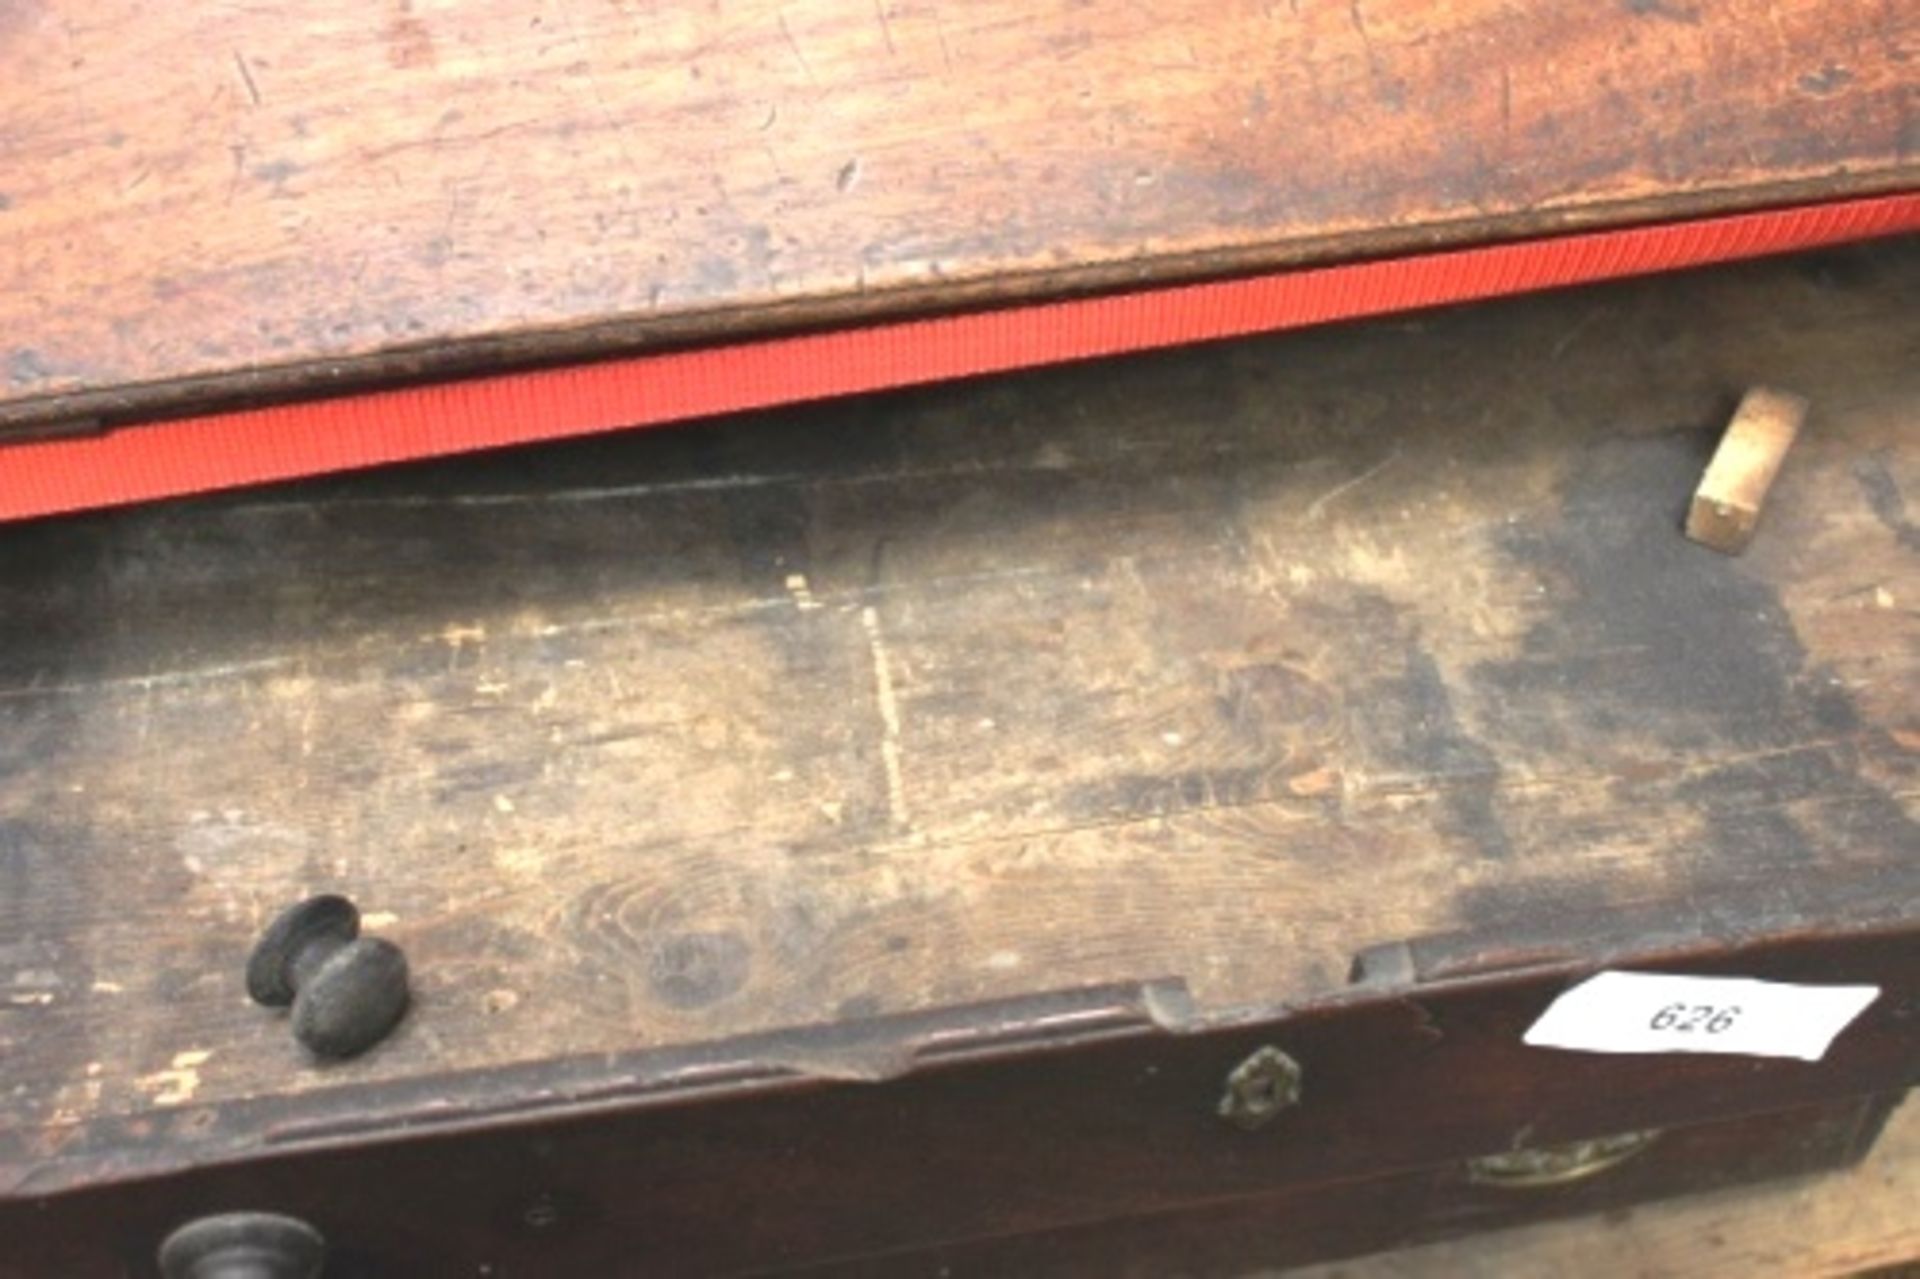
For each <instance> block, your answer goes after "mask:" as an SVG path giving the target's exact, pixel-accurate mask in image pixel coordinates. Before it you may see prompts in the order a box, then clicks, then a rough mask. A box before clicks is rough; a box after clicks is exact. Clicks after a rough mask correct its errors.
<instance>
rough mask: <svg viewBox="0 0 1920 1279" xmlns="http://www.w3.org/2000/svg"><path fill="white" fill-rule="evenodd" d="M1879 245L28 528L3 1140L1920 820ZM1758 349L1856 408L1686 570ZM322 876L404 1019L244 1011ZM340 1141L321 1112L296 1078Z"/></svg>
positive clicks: (1914, 592)
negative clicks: (1729, 553) (330, 1066)
mask: <svg viewBox="0 0 1920 1279" xmlns="http://www.w3.org/2000/svg"><path fill="white" fill-rule="evenodd" d="M1916 287H1920V250H1916V247H1915V246H1913V245H1911V244H1907V245H1900V244H1889V245H1883V246H1879V247H1878V248H1877V249H1875V250H1873V251H1870V252H1869V251H1859V252H1854V253H1841V254H1836V255H1829V256H1825V257H1822V258H1819V259H1813V260H1808V261H1796V262H1778V263H1772V264H1766V265H1759V264H1756V265H1753V266H1751V267H1747V268H1742V269H1738V270H1730V271H1725V272H1720V273H1714V274H1709V275H1700V276H1696V277H1691V278H1685V279H1681V278H1675V279H1670V280H1664V281H1658V282H1644V283H1640V284H1635V285H1629V286H1617V287H1610V288H1607V289H1603V290H1595V291H1591V292H1586V293H1579V294H1567V295H1564V296H1558V297H1542V298H1537V299H1531V300H1526V301H1521V302H1515V303H1510V304H1503V305H1500V306H1496V307H1488V308H1484V309H1479V310H1473V311H1461V312H1456V313H1452V314H1449V315H1446V316H1443V317H1437V318H1434V319H1432V320H1428V321H1420V322H1413V323H1398V324H1377V325H1371V326H1367V327H1364V328H1355V329H1351V330H1347V331H1342V332H1337V333H1336V332H1325V333H1316V334H1303V335H1295V336H1293V337H1290V338H1276V339H1265V340H1259V341H1252V342H1246V343H1239V344H1234V345H1231V346H1222V347H1217V348H1209V349H1203V350H1195V351H1191V352H1185V353H1179V354H1170V355H1165V356H1156V357H1147V358H1140V359H1134V360H1129V361H1124V362H1118V363H1114V364H1111V365H1106V366H1101V367H1097V368H1095V367H1088V368H1075V369H1060V370H1054V371H1050V372H1047V373H1044V374H1035V375H1029V376H1023V377H1019V378H1012V379H1007V380H1004V381H1001V382H996V383H992V384H983V385H978V386H970V387H950V388H941V389H931V390H927V391H923V392H915V393H911V394H902V395H896V396H889V397H885V398H881V399H875V400H870V401H862V402H854V403H846V404H838V405H831V406H820V407H816V408H812V409H808V410H805V411H796V412H788V413H780V414H773V415H767V416H763V417H758V418H752V419H745V420H741V421H738V422H735V423H732V424H728V425H725V426H721V427H714V428H707V429H702V430H699V431H688V432H662V433H659V434H656V435H651V436H648V437H645V438H640V437H635V438H625V439H617V440H613V439H610V440H603V441H596V442H593V443H588V444H581V445H578V446H569V447H566V448H558V449H553V450H548V451H539V452H526V453H521V454H514V455H503V456H500V457H496V458H491V459H484V460H473V461H469V462H464V463H461V464H458V465H445V466H436V467H431V468H419V469H415V470H410V471H397V472H392V473H388V474H384V475H377V476H368V477H363V478H360V479H357V480H354V481H351V482H349V481H345V480H339V481H333V482H329V483H324V484H314V485H309V486H303V487H300V488H293V489H288V490H284V491H281V492H277V493H273V494H269V495H263V496H254V497H249V498H229V499H224V500H215V501H204V502H196V503H184V504H179V505H176V506H171V507H163V508H156V509H153V510H148V511H143V512H137V513H131V514H126V515H121V516H112V517H107V516H101V517H93V518H88V519H80V520H71V521H65V522H58V523H49V524H44V525H37V526H27V527H17V528H10V529H7V530H5V531H4V533H0V547H4V553H0V875H3V877H0V979H3V980H4V983H5V984H4V985H3V986H0V1009H4V1011H3V1012H0V1063H4V1081H5V1084H6V1086H5V1087H4V1088H0V1123H4V1124H5V1125H6V1126H7V1127H8V1128H9V1129H12V1130H15V1131H20V1132H27V1133H38V1134H44V1136H45V1140H47V1141H49V1142H56V1143H57V1142H58V1141H60V1140H61V1133H62V1132H63V1130H65V1129H66V1128H67V1127H68V1126H70V1125H71V1124H72V1123H73V1122H74V1120H75V1119H76V1118H77V1117H100V1116H123V1117H128V1118H129V1119H130V1120H139V1119H140V1118H141V1117H143V1116H156V1115H158V1116H166V1115H171V1116H173V1117H176V1118H177V1117H179V1116H181V1115H184V1114H186V1113H188V1112H189V1111H190V1110H192V1109H194V1108H196V1107H213V1106H218V1105H221V1104H224V1103H229V1102H235V1101H239V1100H242V1099H246V1098H252V1097H261V1096H268V1095H273V1096H281V1097H296V1098H297V1097H298V1096H301V1095H303V1094H311V1095H315V1096H316V1097H323V1096H324V1094H325V1093H326V1092H327V1091H328V1090H329V1089H331V1088H334V1087H335V1086H337V1085H340V1084H343V1083H348V1082H351V1083H353V1084H355V1085H361V1084H365V1083H368V1082H370V1081H371V1082H379V1081H383V1080H388V1081H393V1080H423V1079H430V1078H431V1077H432V1076H434V1075H435V1074H436V1073H438V1072H445V1071H452V1070H461V1069H481V1068H489V1067H505V1066H512V1065H524V1064H527V1063H533V1062H539V1061H543V1060H547V1059H549V1058H552V1057H557V1056H565V1055H573V1054H591V1053H599V1052H614V1051H625V1050H631V1049H635V1048H642V1047H649V1046H661V1045H671V1044H685V1043H694V1042H700V1041H705V1040H710V1039H714V1038H718V1037H721V1036H725V1035H732V1034H740V1033H747V1032H752V1031H759V1030H766V1029H770V1028H776V1027H781V1026H791V1025H801V1024H807V1023H818V1022H825V1021H831V1020H834V1019H836V1018H857V1017H861V1016H865V1015H869V1014H874V1013H881V1012H892V1011H902V1010H911V1009H923V1008H932V1007H938V1006H942V1005H946V1004H952V1003H957V1002H962V1001H968V1000H978V999H991V998H1000V997H1008V996H1014V995H1020V994H1024V993H1031V992H1034V991H1039V990H1052V989H1060V988H1065V987H1070V986H1074V985H1077V984H1081V983H1091V982H1100V981H1114V980H1118V981H1133V980H1137V979H1139V978H1141V977H1142V976H1145V975H1164V976H1180V977H1184V978H1185V979H1186V980H1187V981H1188V982H1189V984H1190V985H1191V987H1192V989H1193V990H1194V992H1195V995H1196V997H1197V999H1198V1000H1199V1001H1200V1003H1201V1005H1202V1006H1203V1007H1207V1008H1221V1007H1227V1006H1231V1005H1234V1004H1238V1003H1248V1002H1257V1003H1263V1004H1270V1003H1273V1002H1276V1001H1285V1000H1290V999H1297V998H1305V997H1309V996H1312V995H1314V994H1316V993H1321V992H1325V991H1327V990H1329V989H1334V988H1337V987H1339V986H1341V985H1342V984H1343V982H1344V979H1345V973H1346V969H1347V965H1348V960H1349V957H1350V956H1351V955H1352V954H1353V953H1354V952H1355V951H1356V950H1358V949H1360V948H1361V947H1364V946H1367V945H1370V944H1374V943H1378V942H1384V941H1393V940H1398V939H1402V938H1406V937H1410V936H1413V935H1416V934H1420V933H1427V932H1435V931H1443V930H1448V929H1458V928H1473V927H1476V926H1484V925H1492V924H1505V923H1510V922H1512V921H1516V920H1538V919H1541V918H1546V917H1551V916H1552V915H1553V914H1554V913H1556V912H1560V911H1583V912H1588V913H1592V912H1596V911H1605V910H1608V909H1611V908H1614V907H1625V906H1628V905H1631V904H1633V903H1637V902H1659V901H1664V900H1670V899H1673V898H1676V897H1682V896H1687V895H1692V896H1693V897H1694V899H1696V900H1699V901H1702V902H1707V903H1711V902H1712V901H1713V900H1715V894H1716V893H1717V892H1718V891H1719V890H1720V889H1722V888H1728V889H1734V888H1745V889H1752V888H1754V887H1755V886H1761V887H1765V886H1769V885H1774V884H1778V883H1781V882H1782V881H1783V880H1784V879H1787V878H1790V877H1795V876H1820V877H1841V876H1853V877H1859V878H1861V879H1862V881H1863V882H1866V881H1868V880H1870V879H1871V877H1872V876H1873V875H1874V874H1875V873H1876V872H1877V871H1879V870H1883V869H1884V868H1886V867H1888V866H1894V865H1901V864H1905V859H1910V858H1911V856H1912V851H1913V849H1914V848H1915V846H1916V824H1915V821H1916V810H1920V791H1917V790H1916V782H1915V777H1916V768H1920V724H1916V722H1915V720H1914V697H1913V689H1914V687H1915V678H1916V663H1917V662H1920V620H1917V619H1920V614H1916V612H1915V610H1914V606H1913V601H1914V600H1915V599H1916V598H1920V570H1917V569H1916V563H1915V558H1914V556H1915V543H1914V538H1915V533H1914V525H1913V521H1912V518H1911V517H1910V516H1909V515H1908V513H1907V507H1906V505H1905V502H1906V500H1907V499H1906V497H1905V494H1907V493H1910V492H1912V491H1913V489H1914V485H1915V484H1916V483H1920V454H1917V453H1916V450H1915V449H1914V447H1913V436H1912V429H1911V423H1912V420H1913V415H1914V412H1915V406H1916V403H1917V402H1920V360H1916V359H1915V358H1914V355H1915V342H1916V334H1915V331H1914V327H1913V322H1912V319H1913V317H1912V313H1911V306H1910V300H1911V298H1912V297H1913V296H1914V293H1915V289H1916ZM1756 370H1764V372H1765V373H1766V375H1767V376H1768V377H1769V378H1770V379H1776V380H1779V381H1781V382H1784V383H1786V384H1790V385H1794V386H1796V387H1800V388H1802V389H1804V390H1805V391H1806V392H1807V393H1808V394H1809V395H1811V396H1813V397H1814V398H1815V399H1816V400H1817V401H1818V402H1819V403H1820V404H1821V405H1822V406H1823V408H1822V429H1821V430H1820V431H1819V432H1817V433H1814V434H1813V435H1812V436H1810V438H1808V439H1806V440H1804V441H1802V445H1801V451H1800V452H1798V453H1796V457H1795V465H1794V466H1793V467H1791V468H1789V469H1788V470H1787V471H1786V472H1785V473H1784V474H1783V476H1782V478H1781V480H1780V483H1779V485H1778V486H1777V487H1776V490H1775V492H1774V495H1773V499H1772V510H1771V513H1770V515H1769V521H1770V523H1769V529H1770V536H1769V537H1767V538H1765V539H1763V540H1762V541H1761V542H1760V543H1759V544H1757V545H1756V546H1755V547H1754V548H1753V550H1752V552H1751V553H1750V554H1749V555H1748V556H1747V557H1745V558H1743V559H1741V560H1738V561H1731V560H1727V559H1725V558H1723V557H1721V556H1718V555H1716V554H1714V553H1712V552H1710V551H1707V550H1705V549H1704V548H1701V547H1698V546H1695V545H1693V544H1691V543H1689V542H1687V541H1686V540H1685V539H1684V538H1683V537H1682V536H1681V534H1680V522H1681V519H1682V517H1683V514H1684V511H1685V508H1686V502H1687V498H1688V496H1689V494H1690V492H1691V489H1692V486H1693V483H1694V481H1695V479H1696V478H1697V477H1698V475H1699V473H1700V468H1701V466H1702V464H1703V463H1704V459H1705V457H1706V456H1707V454H1708V453H1709V452H1710V451H1711V449H1712V445H1713V442H1714V439H1715V438H1716V436H1717V434H1718V428H1719V424H1720V423H1722V422H1724V421H1725V420H1726V415H1727V413H1728V412H1729V410H1730V408H1731V405H1732V403H1733V400H1734V398H1735V397H1736V396H1737V394H1738V391H1739V389H1740V388H1742V387H1744V386H1746V385H1748V384H1750V383H1751V382H1752V381H1754V380H1755V373H1756ZM318 890H337V891H344V892H346V893H347V894H348V895H350V896H352V897H353V898H354V899H355V900H356V901H358V902H359V903H360V904H361V906H362V907H363V909H364V910H366V911H367V912H368V913H369V915H370V917H372V919H373V920H374V921H376V922H374V923H373V924H372V925H370V926H371V927H374V928H376V929H377V930H378V931H380V932H381V933H382V934H383V935H385V936H388V937H391V938H393V939H394V940H396V941H398V942H400V943H401V944H403V945H404V946H405V947H406V948H407V950H408V953H409V955H410V956H411V958H412V959H413V961H414V967H415V980H416V991H417V995H418V1003H417V1006H416V1009H415V1012H414V1014H413V1015H412V1016H411V1017H410V1018H409V1019H408V1021H407V1022H406V1023H404V1024H403V1026H402V1028H401V1030H400V1032H399V1034H398V1035H397V1036H396V1037H395V1038H394V1039H393V1040H391V1041H389V1042H388V1043H387V1044H385V1045H384V1046H383V1047H382V1048H381V1049H379V1050H377V1051H376V1052H375V1053H373V1054H372V1055H370V1056H369V1057H368V1058H366V1059H363V1060H361V1061H359V1062H356V1063H355V1064H353V1065H352V1066H351V1067H350V1068H347V1069H345V1070H336V1071H329V1070H320V1069H314V1068H311V1067H309V1066H308V1065H306V1064H305V1063H303V1061H302V1060H301V1058H300V1057H299V1055H298V1052H297V1049H296V1048H295V1046H294V1045H293V1043H292V1042H291V1040H290V1039H289V1038H288V1037H287V1036H286V1035H285V1034H284V1033H283V1031H282V1029H281V1027H280V1026H279V1025H278V1024H277V1023H276V1022H274V1021H273V1019H272V1018H271V1017H270V1016H268V1015H266V1014H264V1013H263V1012H262V1011H261V1010H260V1009H258V1008H255V1007H253V1006H251V1005H249V1004H248V1003H247V1001H246V999H245V997H244V994H243V993H242V990H241V985H240V976H241V971H242V967H243V964H244V957H245V955H246V952H247V948H248V946H249V945H250V944H251V941H252V938H253V936H254V935H255V933H256V931H257V929H258V928H259V927H260V926H262V925H263V924H264V922H265V921H266V920H267V919H268V918H269V917H271V915H272V914H273V913H274V912H276V911H277V910H278V909H280V908H281V907H282V906H283V905H285V904H286V903H287V902H289V901H291V900H294V899H295V898H297V897H298V896H300V895H302V894H303V893H307V892H312V891H318ZM316 1104H320V1103H319V1102H316Z"/></svg>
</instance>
